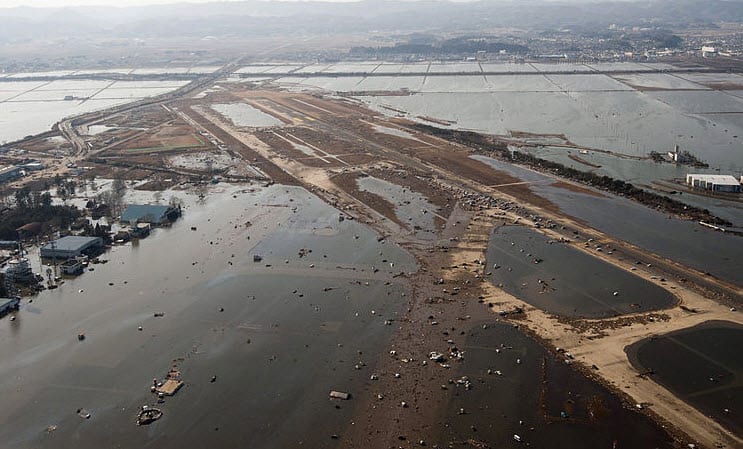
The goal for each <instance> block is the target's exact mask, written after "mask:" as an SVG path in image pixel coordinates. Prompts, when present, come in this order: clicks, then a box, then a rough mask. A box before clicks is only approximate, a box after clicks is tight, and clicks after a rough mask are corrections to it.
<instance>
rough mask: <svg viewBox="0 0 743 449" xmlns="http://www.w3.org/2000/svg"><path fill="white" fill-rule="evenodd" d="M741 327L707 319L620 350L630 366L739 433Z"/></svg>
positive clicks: (742, 416)
mask: <svg viewBox="0 0 743 449" xmlns="http://www.w3.org/2000/svg"><path fill="white" fill-rule="evenodd" d="M741 347H743V326H741V325H739V324H736V323H731V322H727V321H709V322H706V323H703V324H700V325H698V326H694V327H691V328H688V329H682V330H679V331H674V332H671V333H669V334H665V335H661V336H657V337H653V338H650V339H646V340H642V341H640V342H638V343H635V344H633V345H631V346H628V347H627V348H626V352H627V355H628V356H629V359H630V361H631V362H632V365H634V367H635V368H636V369H637V370H638V371H640V372H647V371H648V370H652V371H653V374H652V375H650V378H651V379H653V380H655V381H656V382H658V383H659V384H661V385H663V386H665V387H666V388H668V389H669V390H670V391H671V392H673V394H674V395H676V396H678V397H680V398H681V399H683V400H684V401H686V402H688V403H690V404H692V405H693V406H694V407H696V408H698V409H699V410H700V411H701V412H702V413H704V414H705V415H707V416H711V417H712V418H713V419H714V420H716V421H718V422H719V423H720V424H722V425H723V426H725V427H726V428H727V429H729V430H730V431H732V432H734V433H735V434H737V435H739V436H740V435H743V385H742V384H741V382H742V381H743V356H741V351H740V348H741Z"/></svg>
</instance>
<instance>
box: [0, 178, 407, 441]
mask: <svg viewBox="0 0 743 449" xmlns="http://www.w3.org/2000/svg"><path fill="white" fill-rule="evenodd" d="M186 201H187V208H186V212H185V215H184V217H183V218H182V219H181V220H179V221H178V222H176V223H175V225H174V226H173V227H172V228H170V229H158V230H156V231H155V232H154V233H153V235H152V236H151V237H149V238H147V239H145V240H142V241H141V242H139V244H138V245H136V246H133V245H127V246H120V247H116V248H114V249H113V250H112V251H110V252H109V253H107V254H106V255H105V256H104V257H106V258H108V259H109V262H108V263H107V264H104V265H96V266H95V271H94V272H88V273H85V274H83V275H82V276H80V277H78V278H76V279H74V280H70V281H67V282H66V283H65V284H63V285H62V286H61V287H60V288H58V289H56V290H51V291H45V292H42V293H41V294H40V295H39V296H37V297H35V298H33V302H31V303H28V302H25V304H24V305H23V307H22V309H21V310H20V311H19V312H18V313H17V314H16V316H17V318H16V320H15V321H10V320H8V319H3V320H2V321H0V360H1V362H0V395H1V396H2V397H3V407H2V409H0V422H2V423H3V426H2V430H0V441H3V444H2V446H3V447H7V448H28V447H37V448H68V447H70V448H71V447H75V448H99V447H108V446H110V445H111V444H114V445H119V446H121V447H148V446H157V447H164V448H168V447H172V448H181V447H210V448H233V447H237V446H250V447H287V446H296V445H299V444H302V443H303V444H305V445H307V446H308V447H330V446H332V445H333V443H334V442H335V441H336V440H333V439H331V438H330V436H331V435H332V434H334V433H338V432H340V431H341V430H343V429H344V428H345V427H346V426H347V425H349V423H350V421H351V420H352V416H353V407H354V404H355V403H356V402H357V401H356V400H355V399H352V400H350V401H343V402H341V403H335V402H331V401H329V399H328V392H329V390H331V389H338V390H341V391H347V392H350V393H352V394H353V393H354V392H357V391H361V386H362V385H363V382H365V381H366V379H368V376H369V373H368V372H367V367H366V364H369V365H372V364H373V363H374V360H373V357H374V355H375V354H379V353H380V352H381V348H382V347H383V346H384V345H385V344H386V342H387V340H388V339H389V337H390V335H391V333H392V329H393V326H386V325H385V320H388V319H394V318H396V317H397V316H398V313H399V312H400V310H401V308H402V307H404V304H405V303H406V299H407V298H406V297H405V296H404V295H405V294H406V292H405V287H404V286H403V285H401V284H399V283H397V282H395V281H394V279H393V278H392V276H391V275H390V274H389V273H390V270H391V269H390V270H380V271H379V272H378V273H372V270H371V267H372V266H373V265H375V264H379V263H380V262H381V261H380V260H378V259H384V260H387V261H388V263H394V264H395V269H399V270H401V271H402V270H410V271H412V270H415V265H414V262H413V259H412V258H411V257H410V256H409V255H407V254H406V253H404V252H402V251H401V250H399V249H397V248H395V247H392V246H391V245H389V244H383V243H379V242H377V235H376V234H374V233H373V232H372V231H370V230H369V229H367V228H365V227H363V226H361V225H359V224H358V223H355V222H349V221H345V222H342V223H340V222H338V220H337V216H338V212H337V211H336V210H334V209H332V208H330V207H328V206H326V205H324V204H323V203H321V202H320V201H319V200H318V199H317V198H315V197H313V196H312V195H311V194H309V193H308V192H306V191H305V190H303V189H299V188H291V187H283V186H273V187H271V188H267V189H257V190H256V191H255V192H253V193H250V192H247V191H243V190H240V189H236V188H226V189H225V190H223V191H221V192H212V193H211V194H209V195H207V197H206V202H205V204H198V203H196V202H194V201H193V198H192V197H191V196H188V197H187V198H186ZM248 222H249V223H250V225H247V223H248ZM192 226H193V227H195V228H196V230H192V229H191V227H192ZM285 229H287V230H289V231H288V232H289V234H290V235H292V238H293V240H292V241H291V243H288V242H287V241H286V239H283V238H282V237H278V236H284V235H288V234H282V233H283V232H284V230H285ZM318 230H322V232H318ZM356 236H358V238H356ZM349 240H353V241H354V242H356V245H357V246H358V248H359V251H358V253H355V252H353V251H348V250H347V248H346V247H345V246H344V245H346V244H347V242H348V241H349ZM268 241H282V242H283V243H284V245H285V246H284V248H283V249H282V251H284V252H282V253H281V254H280V258H281V263H280V265H279V264H278V263H272V262H273V261H272V257H273V256H271V255H270V254H269V253H268V252H266V254H267V256H266V258H265V259H264V260H263V261H262V262H261V263H256V262H253V257H252V256H253V254H254V253H255V252H256V248H262V247H261V245H266V244H267V243H265V242H268ZM294 243H296V247H294V248H292V246H293V244H294ZM302 247H305V248H308V247H309V248H312V249H313V252H312V253H311V254H312V255H313V257H316V259H314V260H315V262H313V261H312V260H309V258H308V259H305V258H304V257H302V258H300V257H299V256H298V252H297V250H298V249H299V248H302ZM265 249H266V248H265V247H263V249H262V250H261V252H264V250H265ZM380 252H381V253H382V254H380ZM323 256H326V257H323ZM286 259H288V262H286ZM321 260H322V262H321ZM323 262H325V263H323ZM269 265H270V266H269ZM337 266H340V267H342V268H340V269H337V268H335V267H337ZM109 283H112V284H113V285H110V284H109ZM155 312H163V313H164V314H165V315H164V316H162V317H155V316H154V313H155ZM139 326H141V327H142V330H141V331H140V330H138V327H139ZM80 332H84V333H85V335H86V339H85V340H84V341H78V339H77V334H78V333H80ZM173 364H175V365H176V366H177V368H178V369H179V370H180V371H181V372H182V378H183V380H184V382H185V386H184V387H183V388H182V389H181V390H180V391H179V392H178V393H177V394H176V395H175V396H174V397H171V398H166V400H165V403H164V404H162V405H159V407H160V408H161V409H162V410H163V412H164V416H163V418H162V419H160V420H159V421H157V422H155V423H153V424H151V425H149V426H143V427H137V426H136V425H135V423H134V420H135V418H136V413H137V410H138V408H139V407H141V406H142V405H144V404H151V405H152V404H154V403H155V400H156V398H155V397H154V396H153V395H152V394H151V393H150V392H149V386H150V385H151V383H152V379H153V378H159V379H162V378H163V377H164V375H165V374H166V373H167V371H168V370H169V369H170V368H171V367H172V366H173ZM355 365H358V366H359V369H356V368H355ZM212 376H216V378H215V380H214V382H212V381H211V380H212V378H213V377H212ZM336 405H338V406H339V408H336ZM79 408H84V409H86V410H88V411H89V412H90V413H91V417H90V418H89V419H83V418H81V417H80V416H78V415H77V413H76V411H77V409H79Z"/></svg>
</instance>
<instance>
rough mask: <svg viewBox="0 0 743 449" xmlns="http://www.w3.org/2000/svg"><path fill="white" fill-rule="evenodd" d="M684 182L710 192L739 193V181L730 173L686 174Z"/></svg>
mask: <svg viewBox="0 0 743 449" xmlns="http://www.w3.org/2000/svg"><path fill="white" fill-rule="evenodd" d="M686 183H687V184H688V185H690V186H691V187H693V188H695V189H702V190H709V191H712V192H724V193H740V191H741V188H740V182H738V180H737V179H735V177H734V176H730V175H707V174H688V175H686Z"/></svg>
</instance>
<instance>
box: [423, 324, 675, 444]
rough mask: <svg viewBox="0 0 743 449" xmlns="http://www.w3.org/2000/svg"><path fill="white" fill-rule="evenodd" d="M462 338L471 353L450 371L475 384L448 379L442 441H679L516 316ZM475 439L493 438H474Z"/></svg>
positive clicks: (663, 442) (577, 442)
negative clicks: (517, 322) (550, 348)
mask: <svg viewBox="0 0 743 449" xmlns="http://www.w3.org/2000/svg"><path fill="white" fill-rule="evenodd" d="M461 338H462V339H463V340H464V341H461V342H459V343H460V345H461V346H460V349H461V350H463V351H465V354H466V357H465V359H464V361H463V362H461V366H458V367H457V368H456V372H455V373H452V374H454V376H452V377H453V378H455V379H461V378H462V376H467V379H468V380H469V382H471V384H472V388H471V390H467V389H466V388H465V387H464V386H463V385H456V384H453V385H449V386H448V388H449V389H450V390H451V398H450V400H449V404H448V405H447V416H449V417H450V419H449V420H448V422H447V423H446V425H442V426H440V427H439V434H438V435H437V442H438V443H439V444H440V447H448V446H447V445H451V444H454V443H455V442H470V446H474V447H499V448H516V447H522V446H530V447H539V448H547V447H570V448H574V449H583V448H585V449H595V448H607V449H609V448H612V447H615V448H633V449H657V448H671V447H674V446H673V443H672V440H671V439H670V437H669V436H668V435H667V434H666V433H665V431H664V430H663V429H662V428H660V426H658V425H655V424H653V423H652V422H651V421H650V420H649V419H648V418H647V417H645V416H643V415H641V414H640V413H638V412H637V411H635V410H630V409H628V407H626V406H624V405H623V404H622V403H621V402H620V401H619V400H618V399H617V398H616V397H615V396H613V395H612V394H610V393H609V391H607V390H606V389H605V388H604V387H602V386H600V385H598V384H596V383H594V382H592V381H590V380H588V379H587V378H585V377H584V376H582V375H581V374H579V373H577V372H576V371H574V370H573V369H572V368H571V367H570V366H569V365H567V364H566V363H565V362H564V360H562V357H559V358H558V357H556V356H554V355H553V354H550V353H548V352H547V351H545V350H544V349H543V348H542V347H541V346H540V345H539V344H538V343H537V342H535V341H534V340H532V339H531V338H529V337H527V336H526V335H524V334H523V333H521V332H520V331H519V330H518V329H517V328H516V327H515V326H513V325H512V324H509V323H491V324H488V325H487V327H486V328H483V327H482V326H481V327H476V328H473V329H471V330H470V331H469V332H468V334H467V337H466V338H465V337H461ZM478 442H479V443H485V444H487V445H488V446H475V444H476V443H478ZM556 442H559V443H557V444H556Z"/></svg>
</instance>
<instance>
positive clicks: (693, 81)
mask: <svg viewBox="0 0 743 449" xmlns="http://www.w3.org/2000/svg"><path fill="white" fill-rule="evenodd" d="M369 67H371V64H358V65H347V66H340V65H338V66H336V65H327V64H316V65H310V66H305V67H303V68H301V69H299V70H297V72H298V73H329V74H330V73H336V72H342V71H345V72H347V73H353V74H356V73H358V74H359V76H354V77H348V78H346V77H336V78H333V77H328V76H326V77H319V76H318V77H311V78H291V77H290V76H288V77H284V78H280V79H279V80H278V82H279V83H281V84H283V83H287V84H292V85H294V86H295V87H297V86H301V88H304V89H312V88H313V87H315V88H321V89H324V90H328V91H336V92H355V93H357V94H360V93H362V92H378V93H377V94H374V95H373V96H363V95H361V96H358V97H357V98H359V99H360V100H361V101H363V102H364V103H366V104H368V105H370V106H371V107H372V108H374V109H376V110H378V111H379V112H381V113H384V114H394V115H398V114H400V112H398V111H404V112H405V115H406V116H407V117H408V118H410V119H412V120H416V121H422V122H426V121H425V120H424V119H423V118H422V117H433V118H436V119H440V120H445V121H449V122H452V123H453V125H452V126H454V127H457V128H464V129H471V130H475V131H480V132H485V133H493V134H508V133H510V132H511V131H525V132H530V133H536V134H564V135H565V136H566V137H567V138H568V139H569V140H570V141H571V142H573V143H575V144H578V145H583V146H587V147H592V148H598V149H604V150H610V151H615V152H618V153H621V154H626V155H632V156H637V157H646V156H647V155H648V154H649V153H650V152H651V151H659V152H661V153H664V152H666V151H670V150H672V149H673V148H674V145H679V146H680V147H681V149H682V150H688V151H690V152H692V153H693V154H695V155H696V156H697V157H699V158H700V159H701V160H703V161H705V162H707V163H708V164H710V166H711V168H712V169H719V170H720V171H721V172H725V173H733V174H735V173H737V172H740V171H741V170H743V165H742V164H741V159H740V157H739V154H738V147H739V144H740V142H739V141H738V140H739V139H741V138H743V123H741V121H740V120H739V118H740V117H739V116H740V114H741V113H743V102H741V101H740V97H739V96H737V95H736V92H735V91H730V90H712V88H711V87H709V86H713V87H714V86H716V85H720V86H728V88H730V87H731V86H735V85H737V84H736V83H738V81H739V78H740V77H739V76H738V75H731V74H716V73H690V74H684V73H682V74H680V75H679V76H676V74H668V73H659V71H660V70H665V69H673V66H669V65H667V64H635V63H619V64H591V65H584V64H477V63H466V64H465V63H456V64H442V63H430V64H429V63H425V64H424V63H421V64H385V63H382V64H379V65H378V66H376V67H375V68H374V69H373V71H370V69H369ZM274 69H276V70H280V69H281V67H280V66H276V67H274ZM245 70H246V72H245V73H262V72H263V71H264V70H265V68H263V67H261V68H255V70H252V69H251V68H249V67H248V68H245ZM629 70H632V71H637V72H642V73H634V74H627V73H614V72H622V71H629ZM596 71H601V72H603V73H595V72H596ZM520 72H526V73H530V74H529V75H528V76H523V75H522V76H519V75H516V74H515V73H520ZM591 72H594V73H591ZM277 73H281V72H280V71H279V72H277ZM364 73H374V75H375V76H366V77H365V76H362V75H363V74H364ZM409 73H415V74H417V73H429V74H436V76H427V77H424V76H409V75H407V74H409ZM476 73H483V75H475V74H476ZM379 74H384V75H385V76H379ZM387 74H389V76H387ZM731 77H732V78H731ZM738 84H740V83H738ZM385 91H389V92H397V91H406V92H409V93H410V95H387V96H385V95H384V94H383V92H385ZM390 108H391V109H390ZM659 130H662V131H663V132H658V131H659ZM607 163H608V164H611V161H608V162H607ZM661 176H664V174H663V173H660V172H659V173H658V174H657V177H658V178H660V177H661ZM630 178H631V174H630V176H629V177H628V178H626V179H630ZM622 179H625V178H622Z"/></svg>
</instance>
